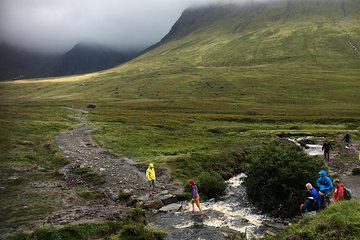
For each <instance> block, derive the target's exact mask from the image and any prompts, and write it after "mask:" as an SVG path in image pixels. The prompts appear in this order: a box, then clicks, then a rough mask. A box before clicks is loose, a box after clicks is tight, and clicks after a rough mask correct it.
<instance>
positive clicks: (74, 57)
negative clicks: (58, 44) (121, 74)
mask: <svg viewBox="0 0 360 240" xmlns="http://www.w3.org/2000/svg"><path fill="white" fill-rule="evenodd" d="M128 60H129V57H127V56H125V55H123V54H122V53H120V52H117V51H114V50H112V49H108V48H105V47H103V46H96V45H88V44H82V43H81V44H77V45H76V46H75V47H73V48H72V49H71V50H70V51H68V52H67V53H65V54H64V55H63V56H61V57H60V58H59V59H58V60H57V61H56V63H55V65H54V70H53V76H63V75H72V74H80V73H89V72H94V71H99V70H104V69H107V68H111V67H114V66H116V65H118V64H120V63H124V62H126V61H128Z"/></svg>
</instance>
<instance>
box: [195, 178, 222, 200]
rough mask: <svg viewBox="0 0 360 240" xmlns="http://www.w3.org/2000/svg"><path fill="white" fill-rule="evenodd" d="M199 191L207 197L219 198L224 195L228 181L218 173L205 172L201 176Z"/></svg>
mask: <svg viewBox="0 0 360 240" xmlns="http://www.w3.org/2000/svg"><path fill="white" fill-rule="evenodd" d="M198 187H199V192H200V194H201V196H203V197H204V198H205V199H206V198H218V197H221V196H222V195H224V193H225V189H226V183H225V181H224V179H223V178H222V177H221V176H220V175H219V174H217V173H211V174H210V173H208V172H203V173H202V174H201V175H200V177H199V184H198Z"/></svg>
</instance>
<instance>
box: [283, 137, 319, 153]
mask: <svg viewBox="0 0 360 240" xmlns="http://www.w3.org/2000/svg"><path fill="white" fill-rule="evenodd" d="M288 140H289V141H290V142H293V143H295V144H296V145H297V146H299V147H301V148H302V149H303V151H304V152H305V153H306V154H308V155H310V156H318V155H323V151H322V144H321V141H320V140H318V139H314V137H313V136H306V137H299V138H288ZM301 141H305V142H307V141H309V142H311V143H306V144H305V146H301V144H300V142H301Z"/></svg>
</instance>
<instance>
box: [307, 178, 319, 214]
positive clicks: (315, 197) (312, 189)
mask: <svg viewBox="0 0 360 240" xmlns="http://www.w3.org/2000/svg"><path fill="white" fill-rule="evenodd" d="M305 187H306V189H307V190H309V191H310V192H311V196H312V197H313V198H314V200H315V202H316V206H317V209H320V208H321V199H320V194H319V192H318V191H317V190H316V189H315V188H314V187H313V186H312V185H311V183H307V184H306V185H305Z"/></svg>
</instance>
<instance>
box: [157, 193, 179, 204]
mask: <svg viewBox="0 0 360 240" xmlns="http://www.w3.org/2000/svg"><path fill="white" fill-rule="evenodd" d="M160 200H161V201H162V202H163V204H164V205H169V204H172V203H176V202H177V201H178V199H177V197H176V196H174V195H172V194H166V195H164V196H160Z"/></svg>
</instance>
